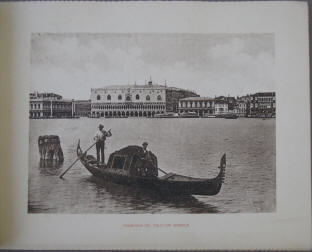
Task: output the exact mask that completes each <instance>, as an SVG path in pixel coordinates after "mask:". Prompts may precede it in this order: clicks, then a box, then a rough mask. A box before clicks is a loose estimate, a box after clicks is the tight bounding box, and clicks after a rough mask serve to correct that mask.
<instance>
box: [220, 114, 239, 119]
mask: <svg viewBox="0 0 312 252" xmlns="http://www.w3.org/2000/svg"><path fill="white" fill-rule="evenodd" d="M223 118H225V119H237V118H238V115H236V114H225V115H224V117H223Z"/></svg>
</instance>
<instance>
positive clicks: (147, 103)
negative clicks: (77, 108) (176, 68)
mask: <svg viewBox="0 0 312 252" xmlns="http://www.w3.org/2000/svg"><path fill="white" fill-rule="evenodd" d="M165 111H166V87H165V86H162V85H158V84H153V83H152V81H149V82H148V84H147V85H136V84H134V85H112V86H106V87H103V88H93V89H91V116H92V117H133V116H135V117H152V116H154V115H155V114H161V113H164V112H165Z"/></svg>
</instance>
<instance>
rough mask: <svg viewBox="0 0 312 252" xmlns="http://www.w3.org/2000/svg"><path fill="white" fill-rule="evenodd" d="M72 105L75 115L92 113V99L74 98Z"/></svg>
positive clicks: (86, 115)
mask: <svg viewBox="0 0 312 252" xmlns="http://www.w3.org/2000/svg"><path fill="white" fill-rule="evenodd" d="M72 105H73V107H72V111H73V114H72V115H73V116H85V117H88V116H90V115H91V100H73V102H72Z"/></svg>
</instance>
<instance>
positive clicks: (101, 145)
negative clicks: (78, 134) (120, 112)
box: [94, 124, 112, 164]
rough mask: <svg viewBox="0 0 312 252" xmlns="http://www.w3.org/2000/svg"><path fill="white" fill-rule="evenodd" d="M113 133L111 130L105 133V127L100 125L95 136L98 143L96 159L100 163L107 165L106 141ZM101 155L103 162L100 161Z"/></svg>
mask: <svg viewBox="0 0 312 252" xmlns="http://www.w3.org/2000/svg"><path fill="white" fill-rule="evenodd" d="M111 136H112V133H111V131H110V130H108V131H105V130H104V126H103V125H102V124H100V125H99V130H98V131H97V132H96V134H95V136H94V140H95V141H96V144H95V146H96V159H97V161H98V162H100V161H101V163H103V164H105V155H104V149H105V140H106V138H107V137H111ZM100 153H101V160H100Z"/></svg>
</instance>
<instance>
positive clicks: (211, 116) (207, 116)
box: [203, 114, 216, 118]
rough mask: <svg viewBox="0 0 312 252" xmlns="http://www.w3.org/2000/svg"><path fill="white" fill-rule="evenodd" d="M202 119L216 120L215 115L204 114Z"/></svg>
mask: <svg viewBox="0 0 312 252" xmlns="http://www.w3.org/2000/svg"><path fill="white" fill-rule="evenodd" d="M203 118H216V115H209V114H205V115H203Z"/></svg>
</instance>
